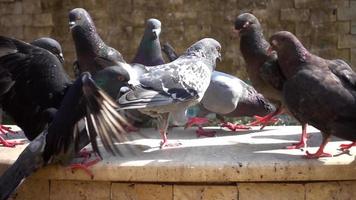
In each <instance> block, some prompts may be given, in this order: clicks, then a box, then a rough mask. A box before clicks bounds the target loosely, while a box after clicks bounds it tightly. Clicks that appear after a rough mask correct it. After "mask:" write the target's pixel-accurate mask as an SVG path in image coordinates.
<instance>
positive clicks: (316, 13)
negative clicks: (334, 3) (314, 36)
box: [310, 8, 336, 24]
mask: <svg viewBox="0 0 356 200" xmlns="http://www.w3.org/2000/svg"><path fill="white" fill-rule="evenodd" d="M310 21H311V23H312V24H322V23H325V22H334V21H336V12H335V9H329V8H324V9H320V8H316V9H311V10H310Z"/></svg>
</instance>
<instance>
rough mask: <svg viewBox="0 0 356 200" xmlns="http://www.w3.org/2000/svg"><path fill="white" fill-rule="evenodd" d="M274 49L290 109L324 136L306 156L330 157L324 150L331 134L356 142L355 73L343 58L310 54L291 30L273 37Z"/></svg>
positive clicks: (286, 102)
mask: <svg viewBox="0 0 356 200" xmlns="http://www.w3.org/2000/svg"><path fill="white" fill-rule="evenodd" d="M270 43H271V49H272V50H275V51H276V52H277V54H278V63H279V65H280V67H281V70H282V73H283V74H284V76H285V77H286V82H285V83H284V87H283V97H284V102H285V104H286V106H287V107H288V109H289V111H290V112H291V113H292V114H293V115H294V116H295V117H296V118H297V119H298V120H299V121H301V122H303V123H308V124H311V125H313V126H315V127H316V128H318V129H319V130H320V131H321V132H322V135H323V141H322V143H321V145H320V148H319V150H318V151H317V152H316V153H314V154H311V153H309V152H308V151H307V152H306V153H307V155H306V157H307V158H319V157H328V156H331V154H328V153H325V152H324V147H325V145H326V144H327V143H328V140H329V138H330V136H331V135H334V136H337V137H339V138H342V139H345V140H350V141H352V143H351V144H349V145H343V146H342V147H341V148H342V149H348V148H350V147H351V146H353V145H354V144H355V141H356V133H355V130H356V114H355V113H356V73H355V72H354V71H353V70H352V69H351V67H350V66H349V65H348V64H347V63H346V62H344V61H343V60H327V59H323V58H321V57H318V56H316V55H313V54H311V53H310V52H309V51H308V50H307V49H306V48H305V47H304V46H303V44H302V43H301V42H300V41H299V40H298V39H297V38H296V37H295V36H294V35H293V34H292V33H290V32H287V31H281V32H277V33H275V34H274V35H273V36H272V37H271V38H270Z"/></svg>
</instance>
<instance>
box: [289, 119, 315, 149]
mask: <svg viewBox="0 0 356 200" xmlns="http://www.w3.org/2000/svg"><path fill="white" fill-rule="evenodd" d="M302 129H303V130H302V136H301V137H300V141H299V142H298V143H295V144H292V145H291V146H287V149H300V148H303V147H306V146H307V140H308V138H309V137H310V136H308V134H307V124H304V125H303V126H302Z"/></svg>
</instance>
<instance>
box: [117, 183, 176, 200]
mask: <svg viewBox="0 0 356 200" xmlns="http://www.w3.org/2000/svg"><path fill="white" fill-rule="evenodd" d="M111 195H112V199H113V200H141V199H142V200H166V199H168V200H171V199H172V198H171V197H172V196H173V189H172V185H159V184H127V183H113V184H112V186H111Z"/></svg>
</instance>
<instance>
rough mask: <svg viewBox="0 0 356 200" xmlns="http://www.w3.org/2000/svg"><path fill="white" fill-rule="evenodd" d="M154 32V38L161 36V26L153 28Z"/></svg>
mask: <svg viewBox="0 0 356 200" xmlns="http://www.w3.org/2000/svg"><path fill="white" fill-rule="evenodd" d="M152 33H153V35H154V39H157V38H158V37H159V34H160V33H161V28H155V29H152Z"/></svg>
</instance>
